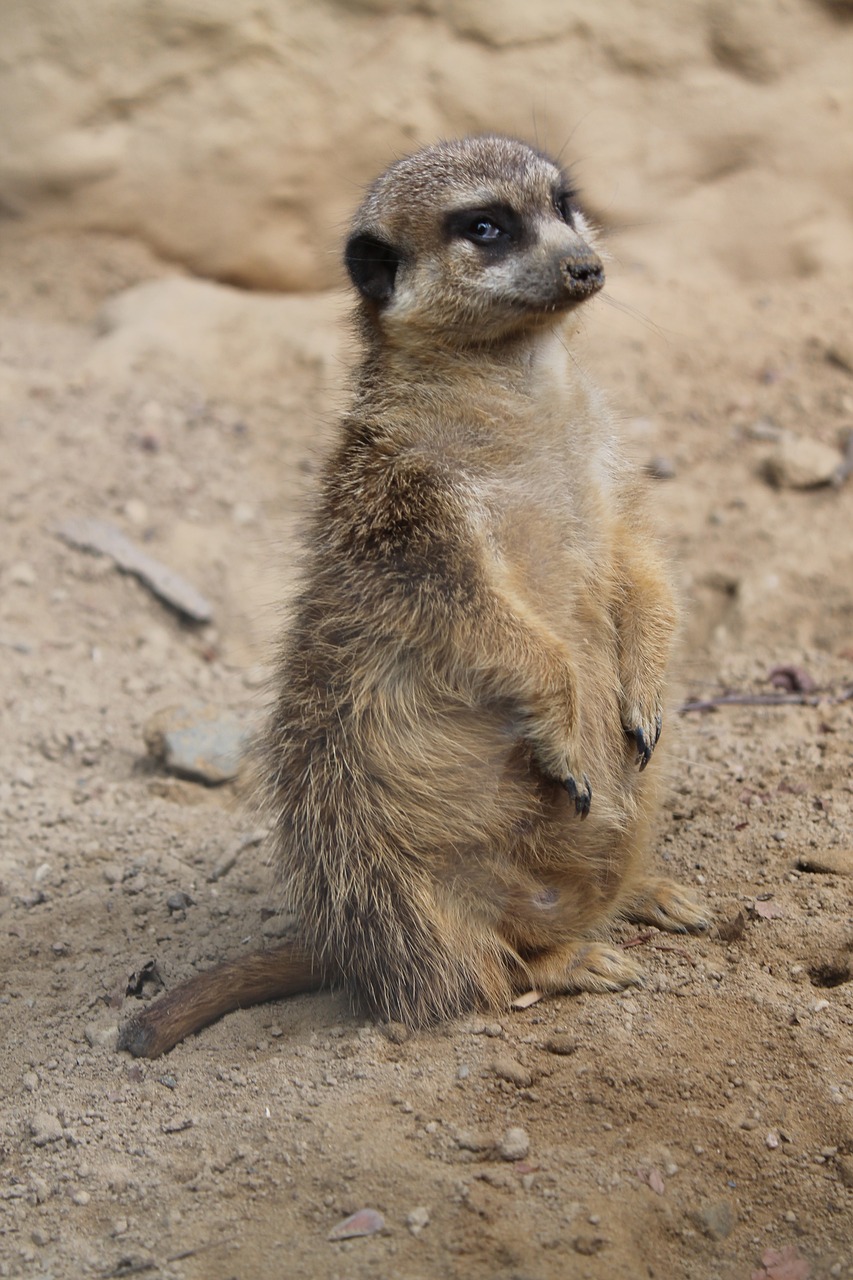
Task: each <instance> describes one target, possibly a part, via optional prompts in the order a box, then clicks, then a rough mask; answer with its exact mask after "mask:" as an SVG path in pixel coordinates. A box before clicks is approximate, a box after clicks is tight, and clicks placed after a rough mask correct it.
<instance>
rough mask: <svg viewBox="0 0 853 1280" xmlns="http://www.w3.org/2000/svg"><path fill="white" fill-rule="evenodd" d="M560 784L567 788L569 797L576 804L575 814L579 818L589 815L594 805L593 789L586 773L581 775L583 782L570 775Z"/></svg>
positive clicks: (562, 779)
mask: <svg viewBox="0 0 853 1280" xmlns="http://www.w3.org/2000/svg"><path fill="white" fill-rule="evenodd" d="M560 783H561V785H562V786H564V787H565V788H566V790H567V791H568V793H569V796H570V798H571V799H572V800H574V802H575V812H576V813H577V815H578V817H579V818H585V817H586V815H587V814H588V813H589V807H590V805H591V804H592V787H591V786H590V781H589V778H588V777H587V776H586V774H585V773H582V774H581V781H580V783H578V781H577V779H576V778H575V777H574V776H573V775H572V774H568V775H567V777H565V778H561V779H560Z"/></svg>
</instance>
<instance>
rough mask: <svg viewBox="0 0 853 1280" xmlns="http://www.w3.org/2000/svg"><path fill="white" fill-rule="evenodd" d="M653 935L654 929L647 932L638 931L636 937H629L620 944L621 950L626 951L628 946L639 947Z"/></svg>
mask: <svg viewBox="0 0 853 1280" xmlns="http://www.w3.org/2000/svg"><path fill="white" fill-rule="evenodd" d="M654 936H655V935H654V931H653V930H651V929H650V930H649V931H648V933H638V934H637V936H636V938H629V939H628V941H627V942H623V943H622V944H621V945H622V950H623V951H627V950H628V948H629V947H641V946H642V945H643V943H644V942H648V941H649V940H650V939H651V938H653V937H654Z"/></svg>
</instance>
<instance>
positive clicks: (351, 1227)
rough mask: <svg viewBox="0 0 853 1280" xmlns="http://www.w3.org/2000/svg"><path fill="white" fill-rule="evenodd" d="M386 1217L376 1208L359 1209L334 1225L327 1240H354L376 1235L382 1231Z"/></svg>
mask: <svg viewBox="0 0 853 1280" xmlns="http://www.w3.org/2000/svg"><path fill="white" fill-rule="evenodd" d="M384 1226H385V1219H384V1218H383V1217H382V1214H381V1213H378V1212H377V1211H376V1209H359V1210H358V1212H357V1213H351V1214H350V1216H349V1217H348V1218H344V1219H343V1221H342V1222H339V1223H338V1224H337V1225H336V1226H334V1227H332V1229H331V1231H330V1232H329V1234H328V1236H327V1237H326V1239H327V1240H354V1239H356V1238H357V1237H358V1236H374V1235H376V1233H377V1232H378V1231H382V1230H383V1228H384Z"/></svg>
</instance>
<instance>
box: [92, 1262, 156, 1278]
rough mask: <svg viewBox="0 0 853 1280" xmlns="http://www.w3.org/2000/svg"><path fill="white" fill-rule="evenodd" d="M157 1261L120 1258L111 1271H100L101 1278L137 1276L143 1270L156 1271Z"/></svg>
mask: <svg viewBox="0 0 853 1280" xmlns="http://www.w3.org/2000/svg"><path fill="white" fill-rule="evenodd" d="M156 1269H157V1263H156V1262H148V1261H146V1260H145V1259H144V1258H138V1259H133V1258H122V1260H121V1261H120V1262H119V1263H118V1265H117V1266H116V1267H115V1268H114V1269H113V1270H112V1271H102V1272H101V1280H114V1277H119V1276H138V1275H141V1274H142V1272H143V1271H156Z"/></svg>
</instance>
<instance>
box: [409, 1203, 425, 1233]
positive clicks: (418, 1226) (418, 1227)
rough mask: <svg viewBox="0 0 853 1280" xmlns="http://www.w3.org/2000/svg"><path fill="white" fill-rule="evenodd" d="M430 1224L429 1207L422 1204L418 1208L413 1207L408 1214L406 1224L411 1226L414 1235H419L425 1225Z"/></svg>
mask: <svg viewBox="0 0 853 1280" xmlns="http://www.w3.org/2000/svg"><path fill="white" fill-rule="evenodd" d="M428 1225H429V1209H426V1208H425V1207H424V1206H423V1205H422V1204H421V1205H418V1207H417V1209H412V1211H411V1213H407V1214H406V1226H407V1227H408V1228H409V1230H410V1231H411V1233H412V1235H413V1236H419V1235H420V1234H421V1232H422V1231H423V1229H424V1227H426V1226H428Z"/></svg>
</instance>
